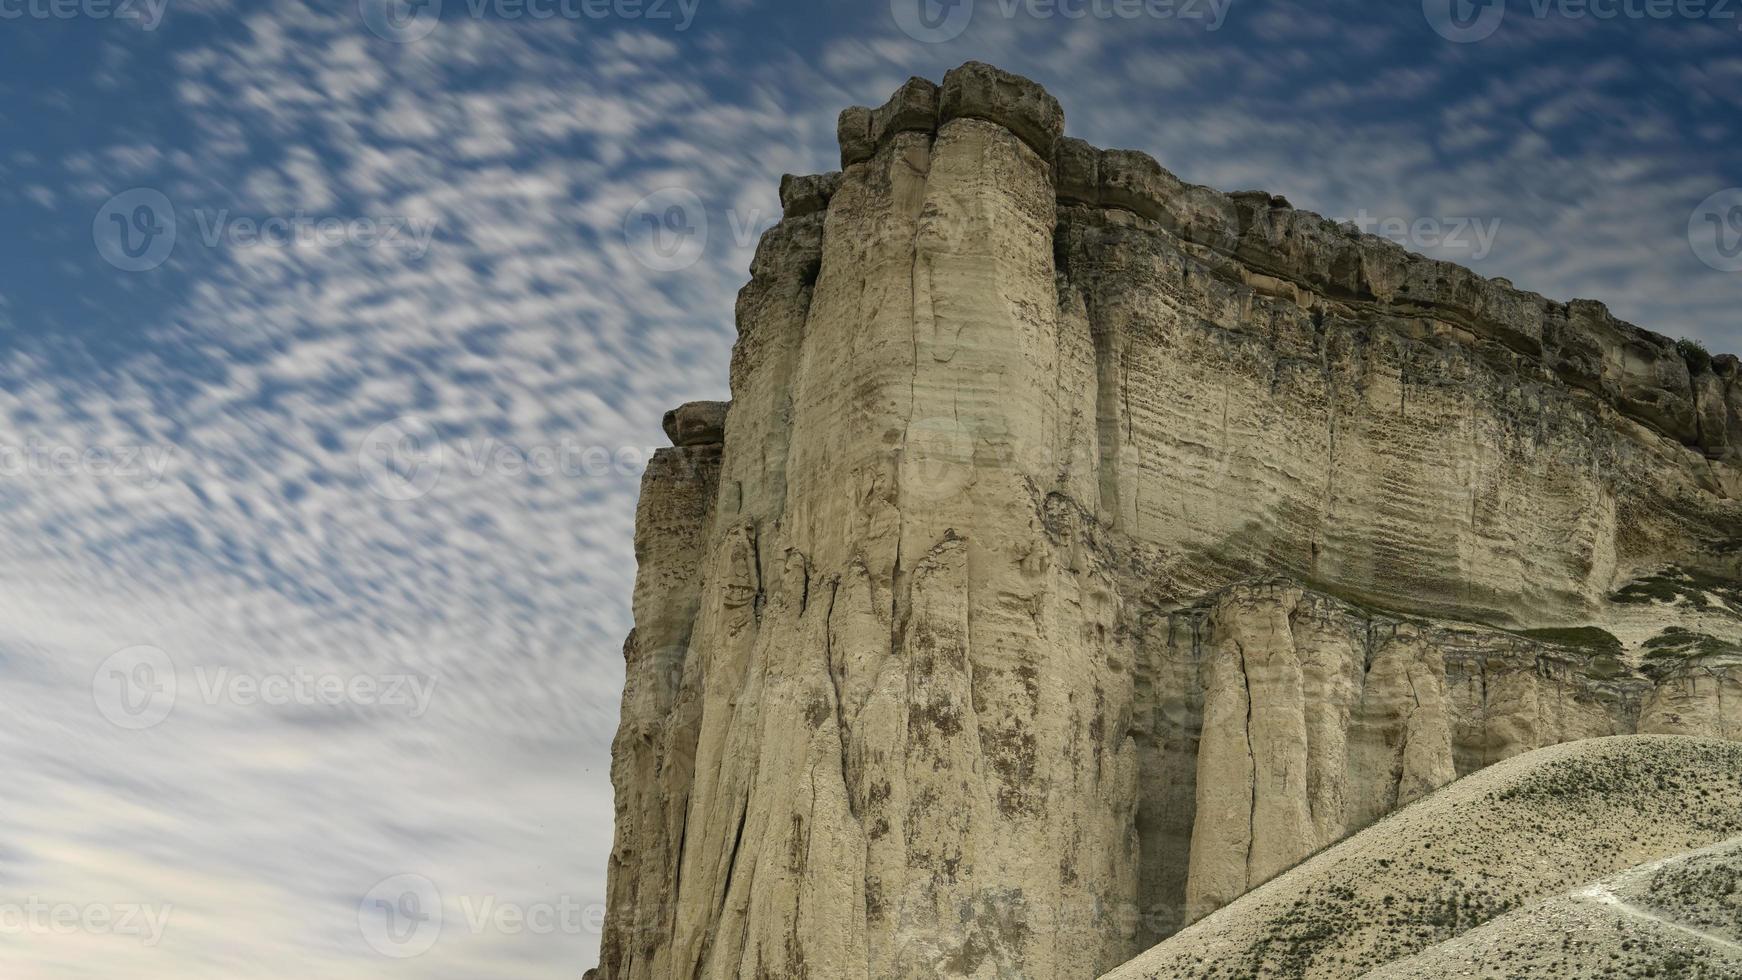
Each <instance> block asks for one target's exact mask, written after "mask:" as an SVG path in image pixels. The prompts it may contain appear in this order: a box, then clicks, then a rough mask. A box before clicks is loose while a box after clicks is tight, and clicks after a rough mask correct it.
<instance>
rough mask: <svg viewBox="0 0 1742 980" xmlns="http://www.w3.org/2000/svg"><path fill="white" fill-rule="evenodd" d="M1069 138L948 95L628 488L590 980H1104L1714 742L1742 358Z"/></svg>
mask: <svg viewBox="0 0 1742 980" xmlns="http://www.w3.org/2000/svg"><path fill="white" fill-rule="evenodd" d="M1063 131H1064V118H1063V113H1062V112H1061V110H1060V109H1059V106H1058V104H1057V103H1056V102H1055V101H1054V100H1053V99H1052V98H1051V97H1050V96H1049V95H1047V94H1046V93H1045V92H1044V91H1043V90H1041V89H1040V88H1039V87H1038V86H1036V85H1035V84H1033V83H1032V82H1029V81H1027V80H1026V79H1022V78H1019V77H1016V76H1013V75H1009V74H1006V73H1003V72H1000V71H998V70H997V69H994V68H991V67H990V66H985V65H979V64H969V65H965V66H963V67H962V68H959V69H957V70H955V71H952V72H951V73H949V74H948V75H947V76H946V77H945V79H944V82H943V84H942V85H941V86H937V85H934V84H932V83H930V82H927V81H924V80H920V79H914V80H912V81H910V82H909V83H908V84H907V85H905V86H904V87H903V88H902V89H901V91H900V92H898V93H897V94H896V96H895V97H894V98H893V99H892V100H891V101H890V102H889V103H888V104H887V105H885V106H883V107H882V108H880V109H876V110H870V109H853V110H848V111H847V112H846V113H843V115H842V120H841V144H842V157H843V166H844V169H843V172H842V173H839V174H830V175H822V176H817V177H800V178H789V179H788V180H787V181H786V182H785V183H784V184H783V187H782V199H783V202H784V203H785V205H786V217H785V220H784V221H782V223H781V224H780V225H779V226H777V227H776V228H774V229H773V230H771V231H770V232H769V233H768V234H767V236H765V238H764V239H763V241H762V243H761V245H760V247H759V249H758V252H757V255H756V259H755V262H754V264H753V267H752V270H751V271H752V278H751V281H750V283H749V284H748V285H747V286H746V287H745V288H744V290H743V292H742V293H741V294H740V297H739V302H738V310H737V314H738V327H739V340H738V344H737V347H736V349H735V351H734V355H733V362H732V402H731V405H730V409H729V411H728V410H726V408H725V406H717V405H691V406H685V407H684V408H682V409H679V410H678V411H677V412H676V413H674V415H673V416H672V417H671V418H670V419H668V426H667V428H668V431H670V432H671V433H672V435H673V438H674V441H675V442H676V443H677V445H675V446H674V447H673V448H672V449H669V450H665V451H662V452H661V453H660V454H659V456H658V458H656V459H655V460H654V462H653V465H651V466H650V467H649V470H648V473H647V476H646V478H645V481H644V486H643V495H642V503H641V509H640V512H639V514H638V520H637V557H638V560H639V561H640V563H641V568H640V574H639V577H638V581H637V587H636V599H635V617H636V628H635V632H634V634H633V635H632V636H631V637H630V640H629V642H628V643H627V645H626V649H625V653H626V664H627V668H626V669H627V675H628V676H627V684H626V690H625V695H624V708H623V725H622V729H621V731H620V733H619V735H618V740H617V745H616V751H615V758H614V765H613V781H614V783H615V785H616V787H617V793H618V805H617V844H616V847H615V849H614V851H613V855H612V864H611V869H610V895H609V905H610V908H609V916H608V921H607V926H606V935H605V941H604V950H603V958H602V962H601V966H600V974H601V976H602V977H604V978H606V980H674V978H684V980H690V978H726V977H734V978H736V977H746V978H750V977H757V978H760V977H810V978H837V977H841V978H845V977H853V978H865V980H871V978H876V980H884V978H934V977H1025V978H1029V977H1032V978H1048V980H1052V978H1073V980H1074V978H1087V977H1093V976H1097V975H1099V974H1100V973H1102V972H1105V971H1106V970H1109V969H1111V968H1113V967H1114V966H1117V965H1118V964H1120V963H1122V962H1124V961H1126V960H1128V959H1130V958H1131V957H1132V956H1134V955H1136V954H1137V953H1138V952H1141V951H1142V950H1143V949H1146V948H1148V947H1149V946H1150V945H1153V944H1154V943H1156V942H1158V941H1159V940H1160V939H1162V938H1165V937H1166V936H1167V935H1170V934H1171V933H1173V932H1175V931H1177V930H1178V929H1179V928H1180V927H1181V926H1182V925H1184V924H1185V923H1186V922H1188V921H1191V920H1193V919H1195V918H1198V917H1200V916H1201V915H1202V914H1204V913H1207V912H1208V911H1210V910H1213V909H1214V908H1217V907H1220V906H1221V905H1224V904H1226V903H1228V902H1230V901H1232V900H1233V899H1235V898H1237V897H1238V896H1239V895H1241V894H1243V893H1245V892H1246V891H1248V890H1249V889H1251V888H1253V887H1256V886H1257V885H1259V884H1262V883H1263V882H1264V881H1266V880H1268V879H1269V878H1271V877H1273V876H1274V875H1276V874H1278V873H1279V872H1281V871H1283V870H1285V869H1287V868H1288V867H1290V866H1291V865H1293V864H1295V863H1296V862H1298V861H1299V860H1300V859H1301V858H1303V857H1305V856H1306V855H1308V854H1310V853H1312V852H1313V851H1315V850H1317V849H1319V848H1321V847H1323V846H1325V845H1327V844H1329V843H1333V842H1335V841H1336V840H1339V839H1341V838H1342V837H1344V836H1346V835H1348V834H1350V833H1353V832H1355V831H1358V830H1360V829H1361V828H1363V827H1365V826H1367V825H1368V824H1370V823H1372V822H1373V821H1374V820H1376V819H1377V818H1378V817H1380V816H1382V815H1384V814H1386V813H1388V812H1390V811H1391V810H1393V809H1395V808H1396V807H1398V806H1401V805H1403V804H1405V803H1408V802H1410V801H1411V800H1414V799H1416V798H1418V797H1420V796H1423V795H1425V794H1427V793H1428V792H1431V791H1432V790H1434V789H1435V788H1437V787H1439V786H1441V785H1443V784H1445V783H1446V782H1449V781H1451V780H1452V779H1454V778H1456V777H1458V776H1461V775H1465V774H1467V773H1469V772H1472V771H1475V770H1476V769H1479V768H1481V767H1483V766H1486V765H1489V764H1492V763H1494V762H1498V761H1500V760H1502V759H1505V758H1508V757H1511V756H1513V755H1517V754H1520V753H1522V752H1525V751H1528V750H1530V749H1534V748H1537V747H1541V746H1547V745H1552V744H1556V743H1558V742H1562V741H1568V740H1572V739H1578V738H1585V737H1590V736H1594V735H1608V734H1620V733H1630V732H1635V731H1644V732H1669V733H1686V734H1706V735H1715V736H1720V737H1729V738H1734V737H1738V735H1742V697H1739V696H1738V695H1742V691H1737V687H1738V686H1739V685H1742V655H1737V653H1738V651H1737V649H1736V644H1737V643H1738V642H1739V641H1742V597H1739V596H1738V595H1737V594H1736V593H1735V591H1734V583H1736V582H1738V581H1739V580H1742V557H1739V556H1738V549H1739V548H1742V501H1739V500H1738V497H1739V496H1742V466H1739V465H1738V464H1739V461H1742V370H1739V367H1738V362H1737V361H1736V360H1735V359H1734V358H1719V359H1718V360H1717V361H1716V362H1714V364H1713V365H1711V366H1706V367H1704V368H1703V369H1702V370H1699V371H1694V370H1692V367H1693V366H1692V365H1690V364H1688V363H1687V362H1685V361H1684V360H1683V359H1682V357H1681V356H1680V355H1679V354H1678V353H1677V352H1676V350H1675V348H1674V346H1673V345H1672V344H1670V343H1669V342H1668V341H1667V340H1666V339H1664V338H1661V337H1658V336H1657V335H1655V334H1650V333H1648V332H1646V331H1643V330H1640V329H1638V328H1636V327H1632V326H1630V325H1628V324H1625V323H1621V322H1619V321H1616V320H1614V319H1613V318H1612V317H1610V316H1609V315H1608V313H1607V312H1606V311H1604V310H1603V309H1602V308H1601V307H1600V306H1599V305H1597V304H1594V303H1589V302H1583V301H1575V302H1573V303H1570V304H1560V303H1554V302H1551V301H1549V300H1545V299H1543V298H1542V297H1540V296H1536V295H1534V294H1529V293H1523V292H1519V291H1517V290H1514V289H1512V288H1511V287H1509V286H1507V285H1505V284H1503V283H1500V282H1495V281H1488V280H1483V279H1481V278H1480V277H1477V276H1476V275H1474V274H1473V273H1470V272H1468V271H1467V270H1463V269H1460V268H1458V267H1456V266H1451V265H1448V264H1445V263H1439V262H1432V261H1429V260H1426V259H1423V258H1420V257H1417V256H1413V255H1410V254H1408V253H1406V252H1404V251H1403V250H1402V249H1400V248H1398V247H1396V246H1394V245H1391V244H1390V243H1387V242H1383V241H1381V240H1379V239H1376V238H1372V237H1371V236H1368V237H1362V236H1357V235H1355V234H1353V233H1352V232H1348V231H1345V230H1343V229H1340V228H1338V227H1337V226H1335V225H1333V224H1332V223H1330V222H1328V221H1326V220H1324V219H1322V218H1319V217H1318V216H1316V215H1312V214H1309V213H1306V212H1301V211H1296V210H1293V209H1291V208H1289V207H1288V206H1287V205H1286V202H1283V201H1281V200H1280V199H1277V198H1272V197H1271V196H1269V195H1265V194H1255V193H1246V194H1235V195H1224V194H1220V193H1218V192H1215V191H1212V190H1209V189H1207V188H1202V187H1195V186H1192V185H1188V184H1185V183H1183V182H1181V181H1179V180H1178V179H1177V178H1175V177H1173V176H1172V175H1171V174H1168V173H1167V172H1166V171H1165V170H1163V169H1162V168H1161V167H1160V166H1159V165H1158V164H1156V163H1155V162H1154V161H1153V160H1150V159H1149V158H1148V157H1145V156H1143V155H1142V154H1136V153H1131V152H1127V151H1109V152H1102V151H1099V150H1096V149H1094V148H1092V147H1089V146H1088V145H1087V144H1084V143H1082V142H1080V141H1076V140H1068V139H1065V138H1063ZM1605 630H1606V631H1607V632H1605ZM1677 631H1679V632H1677ZM1653 644H1656V645H1655V646H1653ZM1726 694H1728V695H1729V696H1728V698H1726V697H1725V695H1726Z"/></svg>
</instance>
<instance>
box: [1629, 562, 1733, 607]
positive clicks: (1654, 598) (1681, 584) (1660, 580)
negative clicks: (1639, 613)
mask: <svg viewBox="0 0 1742 980" xmlns="http://www.w3.org/2000/svg"><path fill="white" fill-rule="evenodd" d="M1714 598H1716V599H1717V600H1718V601H1720V602H1723V603H1725V604H1726V605H1730V606H1732V607H1734V606H1735V605H1736V604H1737V603H1738V602H1739V601H1742V583H1738V582H1736V581H1735V580H1734V579H1726V578H1720V577H1718V576H1716V575H1712V574H1710V573H1706V572H1701V571H1697V570H1689V569H1685V568H1682V567H1680V566H1677V565H1671V566H1669V567H1668V568H1665V569H1664V570H1663V571H1661V572H1657V573H1655V574H1652V575H1646V576H1644V577H1642V578H1638V579H1635V580H1633V581H1632V582H1629V583H1627V584H1626V585H1624V586H1622V587H1621V588H1619V589H1617V590H1615V592H1614V593H1613V594H1612V595H1610V596H1609V599H1610V601H1612V602H1619V603H1624V604H1628V605H1649V604H1651V603H1654V602H1657V603H1664V604H1666V605H1673V604H1675V603H1676V602H1677V601H1678V600H1685V601H1686V602H1687V604H1688V605H1690V606H1692V607H1694V608H1695V609H1698V610H1702V611H1704V610H1706V609H1710V608H1711V607H1712V600H1713V599H1714Z"/></svg>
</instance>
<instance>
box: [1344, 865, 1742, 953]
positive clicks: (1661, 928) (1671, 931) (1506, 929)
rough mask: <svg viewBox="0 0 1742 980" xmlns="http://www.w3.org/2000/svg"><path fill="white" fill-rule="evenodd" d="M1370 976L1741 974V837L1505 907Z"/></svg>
mask: <svg viewBox="0 0 1742 980" xmlns="http://www.w3.org/2000/svg"><path fill="white" fill-rule="evenodd" d="M1367 977H1368V978H1370V980H1437V978H1441V977H1493V978H1502V977H1504V978H1512V977H1519V978H1527V977H1577V978H1583V977H1591V978H1596V977H1615V978H1635V977H1638V978H1643V977H1675V978H1685V980H1717V978H1724V980H1731V978H1737V977H1742V838H1733V839H1731V840H1729V841H1726V842H1724V843H1723V844H1719V845H1717V846H1715V847H1711V848H1704V849H1702V850H1699V851H1694V852H1691V853H1689V854H1684V855H1681V856H1678V857H1674V858H1669V859H1667V860H1664V861H1656V862H1652V863H1651V864H1647V865H1644V866H1642V867H1639V868H1636V869H1634V870H1632V871H1628V872H1624V873H1623V874H1621V875H1618V876H1616V877H1614V878H1610V879H1607V880H1604V881H1600V882H1596V883H1593V884H1590V885H1586V886H1584V887H1582V888H1578V889H1576V890H1575V891H1573V892H1572V894H1570V895H1564V896H1560V897H1558V898H1553V899H1550V900H1548V901H1546V902H1542V903H1540V904H1537V905H1534V906H1532V907H1530V908H1528V909H1522V910H1520V911H1517V912H1513V913H1510V914H1507V915H1503V916H1501V917H1500V918H1498V919H1495V920H1494V921H1493V922H1490V923H1488V924H1487V925H1484V926H1481V927H1480V928H1477V929H1472V930H1471V931H1469V932H1467V933H1465V934H1464V935H1462V936H1459V937H1458V938H1456V939H1452V940H1450V941H1448V942H1444V943H1441V944H1439V945H1438V946H1434V947H1431V948H1429V949H1427V950H1424V951H1422V952H1421V953H1419V954H1417V955H1415V956H1412V957H1409V958H1408V959H1405V960H1400V961H1398V962H1396V963H1393V964H1391V965H1389V966H1385V967H1381V968H1380V969H1378V970H1375V971H1373V972H1372V973H1370V974H1368V975H1367Z"/></svg>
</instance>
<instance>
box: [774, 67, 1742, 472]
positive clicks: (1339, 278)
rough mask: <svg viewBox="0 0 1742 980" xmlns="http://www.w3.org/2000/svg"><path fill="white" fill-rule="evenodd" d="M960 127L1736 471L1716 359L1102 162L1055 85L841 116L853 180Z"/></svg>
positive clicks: (1129, 159) (1145, 226)
mask: <svg viewBox="0 0 1742 980" xmlns="http://www.w3.org/2000/svg"><path fill="white" fill-rule="evenodd" d="M958 119H978V120H983V121H987V122H992V123H996V124H998V125H1000V126H1003V127H1005V128H1006V129H1008V130H1009V131H1010V132H1011V133H1012V134H1014V135H1015V136H1016V137H1017V138H1018V139H1020V140H1021V141H1022V142H1023V143H1024V144H1025V145H1026V146H1027V147H1028V148H1029V149H1031V150H1032V151H1033V152H1034V153H1035V154H1036V155H1037V156H1038V157H1039V158H1040V160H1041V161H1042V162H1043V163H1044V164H1045V165H1046V166H1047V167H1048V168H1049V174H1050V177H1051V180H1052V183H1053V186H1054V189H1055V191H1056V194H1057V199H1058V203H1059V206H1060V213H1061V220H1064V219H1065V218H1066V217H1067V215H1070V214H1072V213H1078V214H1077V217H1079V218H1087V219H1089V220H1091V221H1097V222H1099V221H1105V220H1107V219H1108V218H1109V217H1111V218H1112V220H1113V221H1114V223H1115V224H1118V225H1120V226H1122V227H1123V228H1125V229H1131V228H1135V229H1138V230H1149V231H1156V232H1161V233H1165V234H1167V235H1169V236H1172V237H1174V238H1177V239H1178V240H1180V241H1181V242H1182V243H1183V244H1185V245H1187V246H1189V247H1191V248H1193V249H1197V250H1200V251H1201V252H1202V254H1203V256H1204V257H1205V258H1206V259H1209V260H1212V264H1213V262H1214V260H1217V259H1219V260H1221V261H1222V262H1223V263H1224V265H1225V269H1224V271H1225V272H1226V273H1227V274H1229V275H1231V276H1235V277H1237V278H1240V279H1242V280H1244V281H1245V282H1246V283H1247V284H1249V285H1251V286H1253V287H1254V288H1257V289H1259V290H1261V291H1269V292H1278V293H1284V294H1295V295H1297V296H1299V297H1300V298H1302V299H1307V298H1308V297H1309V296H1317V297H1319V298H1321V299H1324V300H1330V301H1334V302H1338V303H1341V304H1348V305H1353V306H1355V307H1357V308H1363V309H1365V310H1366V311H1367V312H1369V313H1371V314H1373V315H1384V316H1393V317H1419V318H1423V319H1427V320H1434V321H1437V322H1440V323H1442V324H1445V325H1447V326H1449V327H1451V328H1452V329H1453V330H1454V331H1457V332H1459V333H1461V334H1462V335H1463V337H1462V339H1465V340H1467V341H1469V342H1478V341H1488V342H1492V343H1494V344H1497V345H1499V346H1500V347H1502V348H1504V349H1506V350H1508V351H1510V352H1513V353H1515V354H1518V355H1521V356H1523V357H1525V358H1528V359H1529V360H1530V361H1531V362H1532V363H1534V364H1535V365H1536V366H1537V368H1538V370H1539V373H1540V377H1541V380H1544V381H1554V382H1558V383H1560V384H1563V385H1566V386H1568V387H1570V388H1573V389H1576V390H1578V391H1581V392H1584V393H1586V394H1588V395H1590V396H1593V397H1594V398H1595V399H1597V400H1598V401H1600V402H1601V403H1603V404H1605V405H1607V406H1608V407H1610V408H1612V409H1614V410H1615V411H1616V412H1618V413H1619V414H1620V415H1622V416H1623V417H1625V418H1628V419H1631V420H1633V421H1635V422H1637V423H1639V424H1641V425H1643V426H1645V427H1647V428H1648V429H1650V430H1653V431H1655V432H1658V433H1660V434H1662V435H1665V436H1667V437H1670V438H1672V439H1675V440H1676V441H1678V442H1681V443H1682V444H1684V445H1687V446H1689V447H1693V448H1698V449H1701V450H1703V451H1704V452H1705V454H1706V455H1707V456H1709V457H1711V458H1713V459H1732V458H1734V454H1733V453H1731V452H1730V451H1729V450H1730V449H1731V448H1732V445H1731V444H1732V442H1734V441H1735V440H1737V439H1742V418H1738V417H1737V416H1738V413H1737V412H1736V411H1734V410H1732V409H1731V408H1730V407H1729V406H1728V405H1727V404H1726V400H1727V399H1726V395H1725V393H1726V392H1727V391H1728V390H1730V389H1731V388H1732V387H1735V386H1736V385H1737V382H1738V379H1742V360H1739V359H1738V358H1737V357H1735V356H1733V355H1720V356H1716V357H1714V356H1712V355H1710V354H1709V353H1707V352H1706V351H1705V350H1704V349H1703V348H1700V347H1699V346H1698V345H1696V344H1691V343H1685V342H1678V341H1676V340H1674V339H1672V338H1670V337H1666V336H1664V335H1662V334H1659V333H1655V332H1653V331H1650V330H1647V329H1644V328H1642V327H1639V326H1636V325H1634V324H1631V323H1628V322H1626V321H1624V320H1621V319H1619V318H1617V317H1615V316H1613V315H1612V314H1611V313H1610V312H1609V310H1608V308H1607V307H1606V306H1605V305H1604V304H1602V303H1601V302H1598V301H1595V300H1588V299H1574V300H1571V301H1568V302H1564V303H1563V302H1556V301H1554V300H1550V299H1548V298H1546V297H1544V296H1542V295H1541V294H1539V293H1535V292H1531V291H1528V290H1522V289H1518V288H1516V287H1514V286H1513V284H1512V283H1511V282H1510V281H1509V280H1506V279H1502V278H1487V277H1484V276H1481V275H1479V274H1477V273H1475V272H1473V271H1471V270H1470V269H1467V268H1464V267H1463V266H1460V265H1457V264H1455V263H1451V262H1446V261H1441V260H1436V259H1430V258H1427V257H1425V256H1422V255H1418V254H1416V253H1413V252H1410V251H1408V250H1407V249H1405V248H1404V247H1403V246H1401V245H1399V244H1397V243H1395V242H1393V241H1391V240H1389V239H1386V238H1383V237H1380V236H1378V235H1373V234H1369V233H1363V232H1361V231H1360V230H1359V229H1358V228H1357V227H1356V226H1355V225H1354V224H1352V223H1343V224H1338V223H1337V222H1334V221H1331V220H1330V219H1328V218H1325V217H1323V216H1321V215H1319V214H1316V213H1313V212H1311V211H1305V210H1300V209H1297V208H1295V207H1293V206H1292V205H1291V204H1290V203H1289V202H1288V200H1287V199H1285V198H1283V197H1281V196H1278V195H1274V194H1270V193H1268V192H1265V191H1257V190H1249V191H1234V192H1231V193H1225V192H1222V191H1219V190H1216V189H1214V188H1211V187H1206V186H1203V185H1200V184H1191V183H1188V182H1186V181H1184V180H1181V179H1180V178H1179V177H1177V176H1176V175H1174V174H1173V173H1171V172H1170V171H1168V170H1167V169H1166V168H1165V167H1163V166H1162V165H1161V164H1160V163H1158V162H1157V161H1156V159H1155V158H1154V157H1152V156H1150V155H1149V154H1147V153H1144V152H1142V151H1139V150H1103V149H1100V148H1097V147H1095V146H1092V145H1091V144H1089V143H1087V142H1084V141H1083V140H1080V139H1074V138H1069V137H1066V136H1065V135H1064V133H1065V113H1064V110H1063V109H1062V108H1061V107H1060V105H1059V103H1058V100H1057V99H1055V98H1054V97H1053V96H1052V95H1051V94H1049V93H1048V92H1047V91H1046V90H1045V89H1044V88H1043V87H1042V86H1041V85H1039V84H1038V83H1036V82H1033V81H1031V80H1029V79H1027V78H1023V77H1022V76H1019V75H1014V74H1011V73H1009V72H1005V71H1002V70H1000V69H998V68H995V67H993V66H991V65H987V64H983V63H980V62H969V63H967V64H965V65H962V66H961V67H959V68H956V69H954V70H953V71H950V72H948V73H947V74H945V76H944V80H943V82H942V84H941V85H940V84H937V83H934V82H931V81H929V80H927V79H923V78H912V79H909V80H908V81H907V83H906V84H904V85H903V86H902V87H901V88H900V89H899V90H898V91H897V92H896V93H895V94H894V95H893V96H891V97H890V99H889V101H888V102H886V103H884V104H883V105H882V106H881V107H878V108H875V109H872V108H867V107H862V106H855V107H853V108H850V109H847V110H846V111H844V112H842V114H841V117H840V122H839V130H838V136H839V140H840V144H841V163H842V167H843V168H851V167H854V166H859V165H862V164H865V163H867V162H868V161H870V160H872V158H873V157H874V156H875V155H876V154H877V153H878V152H879V151H880V150H882V149H884V148H886V147H888V146H889V145H890V144H891V143H892V142H893V141H895V140H897V139H898V138H899V137H901V136H903V134H909V133H916V132H918V133H931V134H936V133H937V132H938V131H939V130H940V129H941V128H942V127H943V126H944V125H945V124H947V123H949V122H952V121H954V120H958ZM839 181H840V175H839V174H825V175H820V176H815V177H788V178H787V179H786V180H784V181H783V182H782V188H781V190H782V194H781V198H782V202H783V203H784V204H785V206H786V213H787V216H788V217H798V216H802V215H805V214H810V213H814V212H816V211H819V210H822V209H824V208H826V206H827V203H828V198H829V195H830V193H831V192H832V189H833V188H834V187H836V186H838V185H839Z"/></svg>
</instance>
